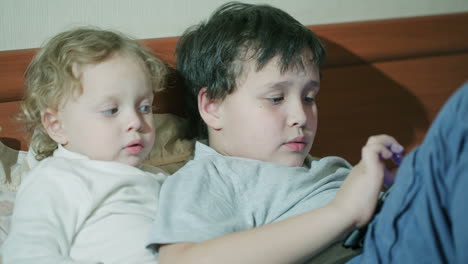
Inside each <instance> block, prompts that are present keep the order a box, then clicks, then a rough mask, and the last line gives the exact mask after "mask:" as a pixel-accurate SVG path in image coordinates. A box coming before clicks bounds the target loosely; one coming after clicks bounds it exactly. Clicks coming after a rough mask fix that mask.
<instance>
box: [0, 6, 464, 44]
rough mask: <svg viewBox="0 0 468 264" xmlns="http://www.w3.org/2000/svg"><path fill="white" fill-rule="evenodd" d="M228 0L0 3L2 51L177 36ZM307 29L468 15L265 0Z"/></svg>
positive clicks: (450, 9) (443, 9)
mask: <svg viewBox="0 0 468 264" xmlns="http://www.w3.org/2000/svg"><path fill="white" fill-rule="evenodd" d="M224 2H227V1H226V0H164V1H163V0H0V50H11V49H23V48H35V47H39V46H40V45H41V44H42V43H43V42H44V41H45V40H46V39H48V38H50V37H51V36H53V35H54V34H56V33H58V32H60V31H63V30H65V29H68V28H70V27H73V26H78V25H81V26H82V25H95V26H99V27H103V28H109V29H116V30H120V31H123V32H125V33H127V34H130V35H132V36H134V37H136V38H154V37H167V36H178V35H180V34H181V33H182V32H183V30H184V29H185V28H186V27H188V26H190V25H192V24H195V23H197V22H199V21H201V20H203V19H205V18H207V17H208V15H209V14H210V13H211V12H212V11H213V10H214V9H215V8H216V7H218V6H219V5H221V4H222V3H224ZM243 2H250V3H268V4H271V5H273V6H276V7H279V8H282V9H284V10H285V11H287V12H288V13H290V14H291V15H292V16H294V17H295V18H297V19H298V20H299V21H300V22H301V23H303V24H306V25H312V24H328V23H338V22H350V21H362V20H373V19H381V18H397V17H411V16H420V15H431V14H447V13H456V12H467V11H468V0H263V1H255V0H252V1H243Z"/></svg>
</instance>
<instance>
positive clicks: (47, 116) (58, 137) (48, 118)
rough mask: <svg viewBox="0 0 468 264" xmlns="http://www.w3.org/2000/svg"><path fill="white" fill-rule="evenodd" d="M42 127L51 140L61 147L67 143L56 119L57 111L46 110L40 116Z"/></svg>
mask: <svg viewBox="0 0 468 264" xmlns="http://www.w3.org/2000/svg"><path fill="white" fill-rule="evenodd" d="M42 125H43V126H44V128H45V130H46V132H47V134H48V135H49V137H50V138H52V140H54V141H55V142H57V143H58V144H62V145H65V144H66V143H67V138H66V136H65V133H64V129H63V126H62V123H61V122H60V119H59V118H58V112H57V111H55V110H52V109H49V108H47V110H46V111H45V112H44V114H43V115H42Z"/></svg>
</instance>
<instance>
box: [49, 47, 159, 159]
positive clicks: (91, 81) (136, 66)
mask: <svg viewBox="0 0 468 264" xmlns="http://www.w3.org/2000/svg"><path fill="white" fill-rule="evenodd" d="M80 73H81V83H82V87H83V93H82V94H81V95H80V96H78V97H77V98H73V97H70V98H68V99H67V100H66V101H65V102H64V104H62V107H61V108H60V109H59V112H58V118H59V120H60V124H61V126H62V127H61V131H62V133H63V142H59V143H62V145H63V146H64V147H65V148H66V149H68V150H70V151H74V152H78V153H81V154H84V155H86V156H88V157H89V158H91V159H94V160H104V161H117V162H121V163H125V164H128V165H131V166H138V165H139V164H140V163H141V162H142V161H143V160H144V159H145V158H146V156H147V155H148V154H149V153H150V151H151V149H152V146H153V143H154V138H155V134H154V123H153V113H152V103H153V91H152V89H151V85H150V82H149V80H148V78H147V76H146V74H145V71H144V68H143V66H142V65H141V63H140V62H138V61H137V60H136V59H135V58H133V57H131V56H125V55H119V54H116V55H114V56H112V57H111V58H109V59H107V60H106V61H103V62H101V63H99V64H96V65H85V66H83V67H82V68H81V71H80Z"/></svg>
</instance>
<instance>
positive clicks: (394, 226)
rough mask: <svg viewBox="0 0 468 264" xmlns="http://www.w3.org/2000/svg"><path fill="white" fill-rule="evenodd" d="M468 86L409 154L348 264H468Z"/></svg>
mask: <svg viewBox="0 0 468 264" xmlns="http://www.w3.org/2000/svg"><path fill="white" fill-rule="evenodd" d="M467 147H468V83H466V84H465V85H464V86H463V87H461V88H460V89H459V90H458V91H457V92H456V93H455V94H454V95H452V96H451V98H450V99H449V100H448V102H447V103H446V104H445V106H444V107H443V108H442V110H441V112H440V113H439V115H438V116H437V118H436V119H435V121H434V123H433V124H432V126H431V128H430V129H429V131H428V133H427V135H426V138H425V140H424V142H423V143H422V144H421V146H419V147H418V148H416V149H415V150H413V151H412V152H411V153H410V154H408V155H407V156H406V157H405V158H404V160H403V163H402V164H401V166H400V169H399V171H398V175H397V178H396V180H395V183H394V184H395V186H394V188H393V189H392V192H391V193H390V195H389V197H388V198H387V200H386V202H385V203H384V205H383V208H382V210H381V211H380V213H379V214H378V215H376V217H375V218H374V220H373V221H372V223H371V224H370V226H369V229H368V232H367V234H366V238H365V242H364V249H363V253H362V254H360V255H358V256H357V257H355V258H353V259H352V260H350V262H348V263H372V264H375V263H468V194H467V192H468V149H467Z"/></svg>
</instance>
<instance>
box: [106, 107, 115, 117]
mask: <svg viewBox="0 0 468 264" xmlns="http://www.w3.org/2000/svg"><path fill="white" fill-rule="evenodd" d="M118 111H119V109H118V108H117V107H114V108H110V109H107V110H104V111H102V113H103V114H104V115H109V116H111V115H115V114H116V113H117V112H118Z"/></svg>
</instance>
